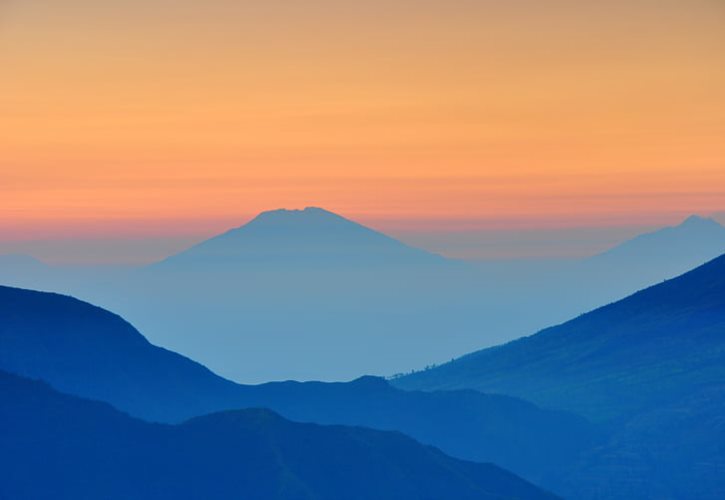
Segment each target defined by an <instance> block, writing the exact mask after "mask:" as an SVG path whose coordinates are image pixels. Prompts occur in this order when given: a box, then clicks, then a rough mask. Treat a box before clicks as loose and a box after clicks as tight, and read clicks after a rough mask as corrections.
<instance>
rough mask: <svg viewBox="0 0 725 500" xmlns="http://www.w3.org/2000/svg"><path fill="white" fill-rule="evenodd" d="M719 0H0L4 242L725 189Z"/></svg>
mask: <svg viewBox="0 0 725 500" xmlns="http://www.w3.org/2000/svg"><path fill="white" fill-rule="evenodd" d="M724 23H725V4H723V3H722V1H721V0H677V1H675V0H628V1H624V0H613V1H610V2H601V1H587V0H577V1H574V0H571V1H564V0H551V1H546V0H536V1H535V0H511V1H506V2H502V1H492V0H416V1H413V0H387V1H384V0H369V1H367V2H345V1H340V0H309V1H307V2H295V1H291V0H267V1H265V2H246V1H238V0H237V1H232V0H206V1H204V2H201V1H198V2H192V1H190V0H177V1H171V0H146V1H141V0H123V1H122V0H105V1H103V2H97V1H91V0H66V1H64V2H57V1H55V0H0V68H1V69H0V72H1V73H0V208H2V210H1V211H0V239H2V238H4V239H22V238H39V237H45V236H53V235H63V234H68V235H103V234H116V235H119V234H120V235H129V236H134V235H144V234H186V233H194V232H204V231H209V230H210V229H211V228H213V229H216V228H223V227H226V226H229V225H238V223H233V221H238V222H239V223H241V222H243V221H244V219H245V218H247V217H249V216H251V215H252V214H254V213H256V212H258V211H260V210H264V209H269V208H277V207H291V208H292V207H302V206H306V205H316V206H323V207H325V208H328V209H331V210H334V211H339V212H341V213H343V214H345V215H348V216H352V217H355V218H358V219H360V220H362V221H372V222H375V223H376V224H377V226H378V227H381V228H383V229H385V228H386V225H387V226H390V227H393V226H395V227H403V228H405V227H410V228H412V227H421V226H423V227H433V226H436V224H437V225H438V226H444V225H445V223H447V221H457V222H456V223H457V224H463V225H465V224H466V223H467V222H466V221H473V223H475V224H478V225H480V226H482V227H485V226H487V225H490V226H492V227H501V226H512V227H518V226H521V227H548V226H597V225H617V224H635V223H636V224H651V223H658V222H675V221H676V219H678V218H679V217H680V216H682V215H685V214H689V213H702V214H707V213H712V212H717V211H723V210H725V56H724V55H723V54H725V30H724V29H722V27H723V25H724Z"/></svg>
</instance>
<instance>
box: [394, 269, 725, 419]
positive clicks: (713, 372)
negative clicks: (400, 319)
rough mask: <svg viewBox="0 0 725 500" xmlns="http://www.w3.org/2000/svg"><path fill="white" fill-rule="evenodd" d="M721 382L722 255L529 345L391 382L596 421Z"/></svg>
mask: <svg viewBox="0 0 725 500" xmlns="http://www.w3.org/2000/svg"><path fill="white" fill-rule="evenodd" d="M724 380H725V255H723V256H721V257H718V258H717V259H714V260H712V261H710V262H708V263H707V264H705V265H703V266H700V267H698V268H697V269H695V270H693V271H690V272H688V273H686V274H684V275H682V276H680V277H678V278H675V279H672V280H669V281H666V282H664V283H661V284H659V285H655V286H653V287H650V288H648V289H646V290H643V291H640V292H638V293H636V294H634V295H632V296H630V297H627V298H626V299H623V300H621V301H618V302H616V303H613V304H610V305H607V306H604V307H601V308H599V309H597V310H595V311H592V312H590V313H587V314H584V315H582V316H580V317H578V318H576V319H574V320H571V321H569V322H567V323H564V324H562V325H559V326H555V327H552V328H548V329H546V330H543V331H541V332H539V333H537V334H535V335H532V336H530V337H525V338H522V339H519V340H516V341H513V342H510V343H508V344H505V345H502V346H498V347H494V348H489V349H484V350H482V351H478V352H475V353H472V354H469V355H467V356H464V357H462V358H460V359H457V360H455V361H453V362H450V363H448V364H445V365H443V366H440V367H438V368H435V369H432V370H427V371H423V372H419V373H415V374H412V375H409V376H406V377H403V378H400V379H398V380H396V381H395V384H396V385H397V386H399V387H403V388H408V389H426V390H433V389H449V390H450V389H463V388H468V389H477V390H481V391H488V392H495V393H502V394H510V395H515V396H519V397H523V398H525V399H528V400H530V401H534V402H536V403H539V404H541V405H544V406H546V407H550V408H559V409H567V410H571V411H575V412H577V413H581V414H583V415H586V416H588V417H589V418H592V419H596V420H607V419H611V418H618V417H622V416H626V415H629V414H633V413H635V412H638V411H641V410H643V409H646V408H649V407H653V406H656V405H658V404H661V403H664V402H669V401H673V400H676V399H678V398H682V397H685V396H687V395H688V394H691V393H692V392H693V391H695V390H699V389H700V388H702V387H706V386H709V385H710V384H713V383H720V382H722V381H724Z"/></svg>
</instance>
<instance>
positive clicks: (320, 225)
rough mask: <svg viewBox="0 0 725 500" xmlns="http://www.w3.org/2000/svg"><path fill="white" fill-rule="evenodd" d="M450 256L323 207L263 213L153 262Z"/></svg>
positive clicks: (348, 261)
mask: <svg viewBox="0 0 725 500" xmlns="http://www.w3.org/2000/svg"><path fill="white" fill-rule="evenodd" d="M444 261H445V260H444V259H443V258H442V257H440V256H438V255H434V254H431V253H428V252H425V251H423V250H420V249H417V248H413V247H409V246H407V245H405V244H403V243H401V242H399V241H397V240H395V239H393V238H390V237H389V236H386V235H384V234H382V233H379V232H377V231H373V230H372V229H369V228H367V227H365V226H362V225H360V224H357V223H355V222H352V221H350V220H348V219H345V218H344V217H341V216H339V215H337V214H334V213H332V212H329V211H327V210H324V209H322V208H317V207H307V208H305V209H304V210H272V211H268V212H263V213H261V214H259V215H258V216H257V217H255V218H254V219H253V220H251V221H250V222H249V223H247V224H245V225H244V226H241V227H238V228H236V229H232V230H230V231H227V232H226V233H224V234H221V235H219V236H216V237H214V238H211V239H209V240H206V241H204V242H202V243H199V244H198V245H195V246H194V247H192V248H189V249H187V250H185V251H183V252H181V253H179V254H176V255H173V256H171V257H168V258H167V259H165V260H163V261H162V262H160V263H158V264H156V265H155V266H152V267H157V268H161V269H169V268H172V269H176V270H179V269H184V268H189V269H197V268H198V267H199V266H201V267H206V268H210V267H211V268H220V267H222V268H223V267H225V266H232V268H235V267H237V268H238V267H239V266H254V265H265V264H275V265H282V266H286V267H295V266H330V265H345V266H350V267H352V268H355V267H358V266H366V265H395V266H400V265H409V264H413V263H419V264H424V263H425V264H434V263H443V262H444Z"/></svg>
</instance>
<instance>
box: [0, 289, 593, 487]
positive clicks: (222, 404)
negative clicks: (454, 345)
mask: <svg viewBox="0 0 725 500" xmlns="http://www.w3.org/2000/svg"><path fill="white" fill-rule="evenodd" d="M0 317H1V318H3V320H2V321H1V322H0V369H3V370H6V371H9V372H12V373H16V374H19V375H23V376H26V377H30V378H36V379H42V380H45V381H47V382H48V383H50V384H51V385H52V386H53V387H55V388H56V389H58V390H60V391H62V392H66V393H69V394H73V395H77V396H81V397H85V398H90V399H98V400H101V401H105V402H108V403H111V404H112V405H114V406H115V407H116V408H118V409H120V410H123V411H126V412H128V413H130V414H131V415H133V416H137V417H141V418H144V419H148V420H153V421H162V422H173V423H176V422H180V421H183V420H185V419H187V418H189V417H193V416H198V415H203V414H205V413H210V412H213V411H219V410H227V409H237V408H251V407H266V408H270V409H272V410H274V411H277V412H279V413H280V414H282V415H283V416H285V417H287V418H291V419H293V420H296V421H303V422H315V423H321V424H345V425H361V426H366V427H372V428H377V429H382V430H395V431H400V432H404V433H405V434H408V435H410V436H412V437H413V438H415V439H418V440H420V441H422V442H424V443H426V444H432V445H434V446H437V447H438V448H441V449H442V450H443V451H445V452H446V453H448V454H451V455H454V456H457V457H460V458H465V459H470V460H475V461H479V462H493V463H496V464H497V465H501V466H503V467H505V468H507V469H509V470H512V471H514V472H516V473H517V474H519V475H523V476H524V477H526V478H527V479H530V480H536V481H539V480H541V481H545V480H546V479H547V478H548V477H550V476H555V475H556V474H557V473H558V472H559V471H560V470H561V469H562V468H563V466H564V465H565V464H568V463H570V462H572V461H573V460H575V459H576V457H577V456H578V455H579V454H580V453H581V452H582V451H583V450H584V449H586V448H587V447H588V446H590V445H591V444H592V443H594V442H596V441H597V440H599V439H600V438H601V432H600V431H599V429H597V428H595V427H594V426H592V425H591V424H589V423H588V422H586V421H585V420H584V419H582V418H580V417H577V416H574V415H570V414H566V413H562V412H557V411H545V410H541V409H539V408H537V407H536V406H534V405H532V404H530V403H526V402H524V401H520V400H517V399H514V398H510V397H506V396H490V395H485V394H481V393H478V392H475V391H453V392H440V393H427V392H408V391H401V390H398V389H395V388H393V387H391V386H390V385H389V384H388V382H386V381H385V380H383V379H381V378H375V377H363V378H361V379H359V380H356V381H353V382H349V383H319V382H308V383H297V382H282V383H268V384H262V385H257V386H244V385H237V384H234V383H232V382H229V381H227V380H225V379H223V378H221V377H218V376H216V375H215V374H213V373H212V372H210V371H209V370H207V369H206V368H204V367H203V366H201V365H199V364H197V363H194V362H193V361H191V360H189V359H187V358H184V357H183V356H180V355H178V354H175V353H173V352H170V351H167V350H165V349H161V348H159V347H156V346H153V345H152V344H150V343H149V342H148V341H146V339H144V338H143V336H141V334H140V333H139V332H138V331H136V330H135V329H134V328H133V327H132V326H131V325H129V324H128V323H126V322H125V321H124V320H123V319H122V318H120V317H118V316H116V315H114V314H112V313H109V312H107V311H105V310H103V309H100V308H97V307H94V306H91V305H90V304H87V303H84V302H81V301H79V300H76V299H73V298H70V297H66V296H61V295H55V294H49V293H40V292H33V291H27V290H20V289H14V288H7V287H0ZM542 484H543V483H542Z"/></svg>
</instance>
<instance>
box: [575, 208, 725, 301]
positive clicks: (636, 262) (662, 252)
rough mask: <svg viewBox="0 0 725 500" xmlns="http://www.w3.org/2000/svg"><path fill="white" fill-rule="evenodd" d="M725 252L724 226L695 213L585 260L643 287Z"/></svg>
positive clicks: (637, 286) (594, 266)
mask: <svg viewBox="0 0 725 500" xmlns="http://www.w3.org/2000/svg"><path fill="white" fill-rule="evenodd" d="M723 253H725V227H723V226H722V225H720V224H719V223H718V222H717V221H715V220H713V219H710V218H706V217H700V216H697V215H692V216H690V217H688V218H687V219H685V220H684V221H683V222H682V223H681V224H679V225H677V226H672V227H665V228H663V229H659V230H657V231H654V232H651V233H645V234H641V235H639V236H637V237H635V238H633V239H631V240H629V241H625V242H624V243H621V244H620V245H617V246H616V247H614V248H612V249H610V250H608V251H606V252H603V253H601V254H599V255H596V256H594V257H591V258H589V259H587V260H586V261H585V262H586V265H587V267H588V268H589V269H590V270H592V271H597V270H599V271H601V272H602V274H604V273H610V274H611V273H615V272H616V273H617V275H618V276H620V277H621V278H622V280H623V281H624V283H626V284H627V285H628V286H630V287H632V286H633V287H635V289H640V288H643V287H645V286H648V285H651V284H653V283H657V282H659V281H662V280H663V279H669V278H673V277H675V276H678V275H680V274H682V273H684V272H687V271H689V270H690V269H693V268H695V267H697V266H700V265H702V264H704V263H705V262H708V261H710V260H712V259H714V258H715V257H717V256H719V255H722V254H723ZM633 280H636V281H633Z"/></svg>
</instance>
